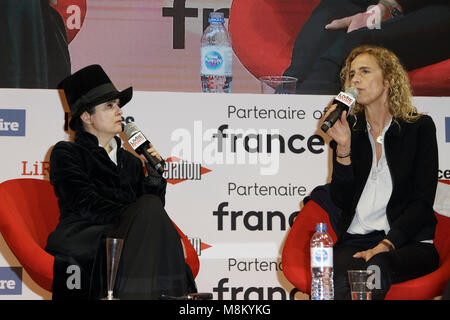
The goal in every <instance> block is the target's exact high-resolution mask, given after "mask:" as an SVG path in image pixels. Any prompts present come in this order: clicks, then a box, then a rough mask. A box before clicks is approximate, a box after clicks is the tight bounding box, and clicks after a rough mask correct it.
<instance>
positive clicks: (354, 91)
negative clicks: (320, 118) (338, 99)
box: [345, 87, 359, 99]
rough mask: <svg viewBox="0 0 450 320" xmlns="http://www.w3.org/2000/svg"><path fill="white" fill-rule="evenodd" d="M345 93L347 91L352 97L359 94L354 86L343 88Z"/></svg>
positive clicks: (356, 96) (356, 97)
mask: <svg viewBox="0 0 450 320" xmlns="http://www.w3.org/2000/svg"><path fill="white" fill-rule="evenodd" d="M345 93H348V94H349V95H351V96H352V97H353V98H355V99H358V94H359V92H358V89H356V88H355V87H350V88H347V89H346V90H345Z"/></svg>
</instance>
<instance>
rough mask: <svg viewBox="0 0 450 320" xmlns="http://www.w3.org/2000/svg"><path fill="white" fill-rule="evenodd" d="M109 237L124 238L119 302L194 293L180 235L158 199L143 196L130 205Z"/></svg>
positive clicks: (120, 268)
mask: <svg viewBox="0 0 450 320" xmlns="http://www.w3.org/2000/svg"><path fill="white" fill-rule="evenodd" d="M108 236H113V237H119V238H123V239H124V245H123V251H122V257H121V259H120V265H119V269H118V273H117V280H116V285H115V292H116V293H117V296H118V297H119V298H120V299H133V300H136V299H139V300H140V299H152V300H154V299H160V298H161V295H162V294H164V295H167V296H183V295H186V294H187V293H191V292H196V290H197V289H196V286H195V282H194V278H193V276H192V273H191V270H190V267H189V266H188V265H187V264H186V263H185V261H184V255H183V248H182V245H181V241H180V236H179V234H178V232H177V230H176V229H175V227H174V225H173V223H172V221H171V220H170V218H169V216H168V215H167V213H166V211H165V209H164V207H163V205H162V203H161V200H160V199H159V198H158V197H157V196H155V195H144V196H142V197H140V198H139V199H138V201H136V202H135V203H133V204H132V205H130V206H129V207H128V209H127V210H126V211H125V212H124V213H123V214H122V215H121V217H120V220H119V221H117V223H116V224H115V225H114V226H113V228H111V229H110V230H109V232H108Z"/></svg>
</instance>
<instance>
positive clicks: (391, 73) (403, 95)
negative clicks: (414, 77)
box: [340, 46, 421, 122]
mask: <svg viewBox="0 0 450 320" xmlns="http://www.w3.org/2000/svg"><path fill="white" fill-rule="evenodd" d="M364 53H367V54H370V55H371V56H372V57H374V58H375V59H376V60H377V63H378V65H379V66H380V68H381V71H382V74H383V77H384V78H385V79H386V80H388V82H389V91H388V98H389V111H390V112H391V113H392V115H393V116H394V118H400V119H403V120H404V121H406V122H412V121H415V120H417V118H419V117H420V116H421V114H417V109H416V108H415V107H414V106H413V105H412V101H411V96H412V90H411V85H410V83H409V78H408V74H407V72H406V70H405V69H404V67H403V65H402V63H401V62H400V60H399V59H398V57H397V56H396V55H395V54H393V53H392V52H391V51H389V50H388V49H385V48H382V47H375V46H361V47H358V48H355V49H354V50H353V51H352V52H350V54H349V56H348V57H347V59H346V60H345V64H344V66H343V67H342V70H341V73H340V77H341V82H342V84H343V85H344V87H349V86H350V81H349V72H350V66H351V63H352V62H353V60H354V59H355V58H356V57H357V56H359V55H361V54H364ZM363 109H364V106H363V105H361V104H360V103H358V102H356V104H355V108H354V109H353V110H352V113H351V114H353V115H355V114H357V113H359V112H361V111H362V110H363Z"/></svg>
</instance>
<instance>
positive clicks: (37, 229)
mask: <svg viewBox="0 0 450 320" xmlns="http://www.w3.org/2000/svg"><path fill="white" fill-rule="evenodd" d="M58 218H59V208H58V203H57V198H56V196H55V194H54V192H53V187H52V185H51V184H50V183H49V182H48V181H45V180H37V179H15V180H8V181H4V182H3V183H1V184H0V232H1V234H2V235H3V238H4V239H5V241H6V243H7V244H8V246H9V248H10V249H11V251H12V252H13V253H14V255H15V256H16V257H17V259H18V260H19V262H20V263H21V264H22V266H23V268H24V269H25V270H26V271H27V273H28V274H29V275H30V277H31V278H32V279H33V280H34V281H35V282H36V283H37V284H38V285H40V286H41V287H42V288H44V289H46V290H48V291H50V292H51V291H52V283H53V263H54V257H53V256H52V255H50V254H48V253H47V252H46V251H45V250H44V249H43V248H44V247H45V246H46V244H47V237H48V235H49V234H50V232H52V231H53V230H54V229H55V228H56V225H57V224H58ZM174 225H175V224H174ZM175 228H176V229H177V231H178V233H179V234H180V236H181V238H182V241H183V243H184V246H185V248H186V255H187V258H186V263H187V264H188V265H189V266H190V268H191V270H192V274H193V275H194V278H195V277H196V276H197V274H198V271H199V267H200V263H199V260H198V256H197V253H196V251H195V249H194V247H193V246H192V244H191V243H190V241H189V240H188V238H187V237H186V236H185V235H184V234H183V233H182V232H181V230H180V229H179V228H178V227H177V226H176V225H175Z"/></svg>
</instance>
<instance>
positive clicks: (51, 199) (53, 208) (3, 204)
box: [0, 179, 59, 291]
mask: <svg viewBox="0 0 450 320" xmlns="http://www.w3.org/2000/svg"><path fill="white" fill-rule="evenodd" d="M58 217H59V209H58V204H57V202H56V197H55V195H54V194H53V188H52V187H51V185H50V183H49V182H48V181H44V180H35V179H16V180H9V181H5V182H3V183H2V184H0V231H1V233H2V235H3V238H4V239H5V241H6V243H7V244H8V246H9V247H10V248H11V251H12V252H13V253H14V255H15V256H16V257H17V259H18V260H19V262H20V263H21V264H22V266H23V267H24V269H25V270H26V271H27V272H28V274H29V275H30V277H31V278H32V279H33V280H34V281H36V283H38V284H39V285H40V286H41V287H43V288H44V289H46V290H48V291H51V290H52V282H53V262H54V258H53V256H52V255H50V254H48V253H47V252H46V251H44V250H43V248H44V247H45V245H46V243H47V237H48V235H49V234H50V232H51V231H53V230H54V229H55V227H56V224H57V223H58Z"/></svg>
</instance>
